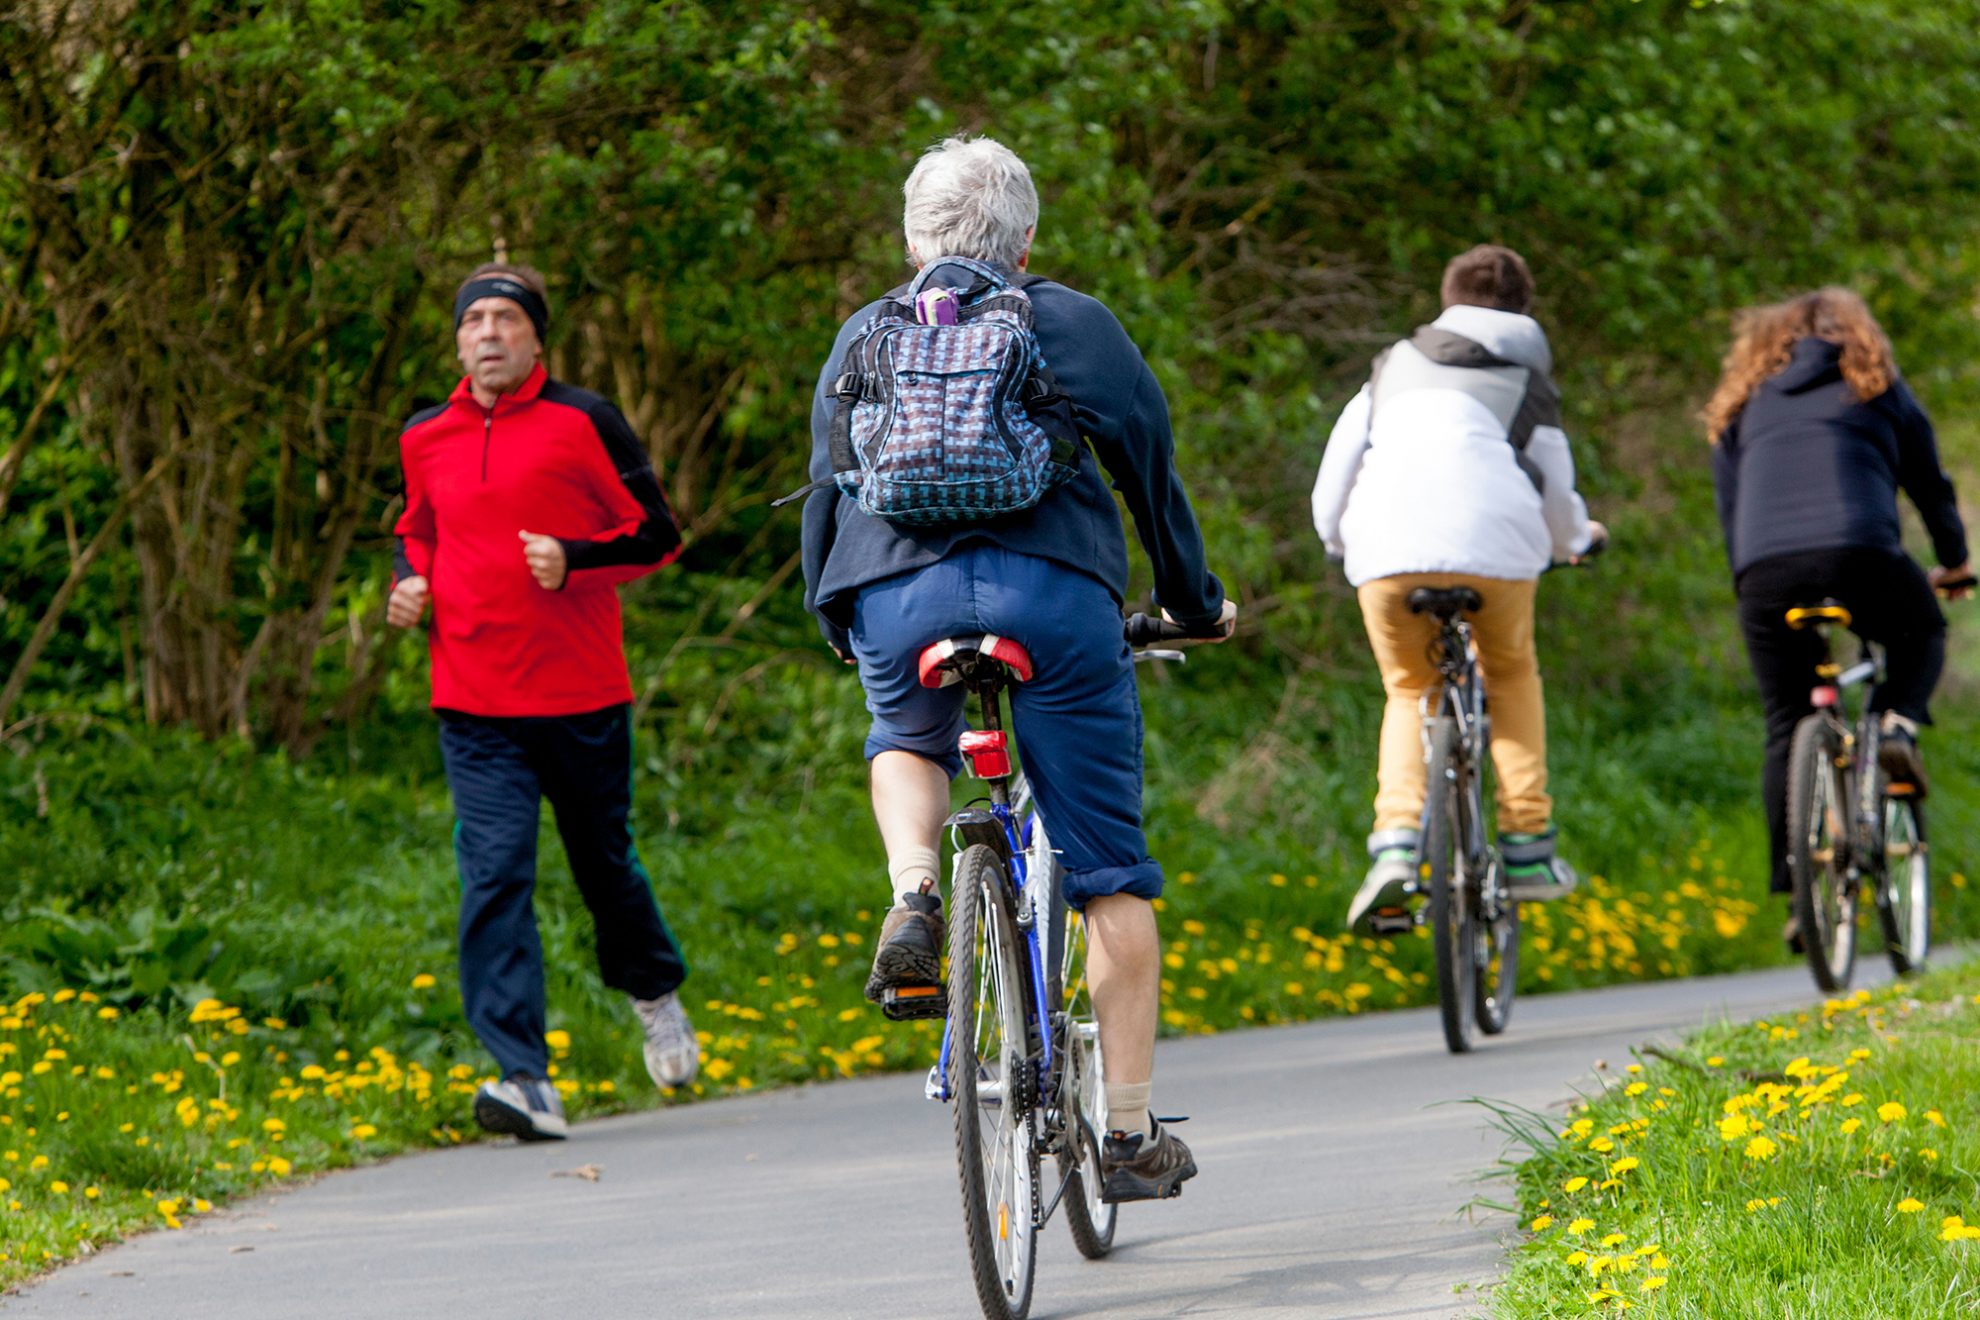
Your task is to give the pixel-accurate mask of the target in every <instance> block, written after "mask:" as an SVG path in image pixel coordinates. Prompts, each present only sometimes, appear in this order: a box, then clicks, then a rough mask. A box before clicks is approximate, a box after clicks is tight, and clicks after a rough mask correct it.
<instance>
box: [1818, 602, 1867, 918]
mask: <svg viewBox="0 0 1980 1320" xmlns="http://www.w3.org/2000/svg"><path fill="white" fill-rule="evenodd" d="M1830 626H1831V625H1829V624H1825V623H1824V624H1817V625H1816V635H1817V636H1819V637H1820V638H1821V639H1822V660H1821V662H1820V663H1819V664H1817V665H1816V666H1815V673H1816V675H1817V677H1818V678H1820V679H1822V680H1823V681H1822V682H1820V683H1817V684H1816V686H1815V688H1814V689H1813V690H1812V691H1810V692H1809V694H1808V704H1809V705H1811V706H1813V707H1814V708H1815V709H1816V711H1817V712H1819V713H1820V714H1821V715H1823V716H1824V717H1825V718H1827V719H1828V720H1829V721H1830V722H1832V723H1833V724H1834V725H1835V730H1836V734H1837V736H1838V737H1839V738H1841V740H1842V745H1843V746H1844V747H1845V748H1847V749H1848V750H1849V753H1850V758H1849V764H1848V765H1846V766H1842V767H1839V768H1840V769H1841V770H1842V773H1843V775H1844V781H1845V783H1846V784H1847V785H1848V789H1849V797H1850V805H1851V807H1852V809H1853V810H1854V812H1855V819H1854V820H1853V821H1852V822H1851V824H1852V826H1853V828H1852V829H1851V830H1850V831H1849V847H1850V857H1849V867H1848V870H1847V872H1846V874H1847V875H1848V876H1849V877H1850V879H1851V880H1852V882H1860V881H1861V879H1862V876H1863V873H1864V870H1865V863H1868V866H1869V869H1870V870H1871V871H1873V872H1874V873H1876V874H1879V875H1881V874H1882V873H1883V870H1884V866H1883V861H1882V858H1883V846H1882V843H1883V834H1884V810H1883V808H1884V803H1883V795H1882V794H1881V793H1880V792H1879V791H1878V787H1879V786H1878V782H1877V776H1876V774H1874V773H1871V774H1863V773H1861V767H1864V766H1875V765H1876V764H1877V747H1878V743H1879V742H1880V741H1881V740H1882V737H1883V728H1882V724H1881V722H1880V721H1879V720H1878V719H1877V718H1876V717H1875V715H1874V714H1873V713H1872V712H1871V710H1870V704H1869V702H1868V701H1867V700H1866V701H1865V702H1864V704H1863V709H1862V710H1861V711H1859V712H1858V713H1857V715H1856V717H1855V719H1853V720H1852V719H1851V718H1850V717H1849V711H1848V703H1847V701H1846V700H1845V694H1846V693H1848V692H1849V691H1850V690H1851V689H1852V688H1861V687H1865V686H1867V685H1869V684H1874V683H1878V682H1881V681H1882V680H1883V677H1884V656H1883V652H1882V650H1880V649H1879V648H1878V646H1877V645H1876V643H1874V642H1872V641H1870V640H1868V639H1867V638H1865V639H1862V643H1863V650H1862V653H1861V655H1860V656H1859V657H1858V659H1857V662H1856V663H1855V664H1853V665H1851V666H1850V667H1849V668H1847V669H1844V668H1842V667H1841V666H1840V665H1838V664H1837V663H1836V662H1835V661H1834V660H1833V659H1832V658H1831V657H1830V649H1829V628H1830Z"/></svg>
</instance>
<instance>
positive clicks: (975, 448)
mask: <svg viewBox="0 0 1980 1320" xmlns="http://www.w3.org/2000/svg"><path fill="white" fill-rule="evenodd" d="M940 266H957V267H961V268H963V269H965V270H967V271H969V272H970V273H971V274H972V275H974V276H975V279H974V280H973V281H972V282H971V283H970V285H969V286H968V287H967V288H963V289H957V290H948V289H944V288H941V287H940V286H934V287H930V286H929V277H930V276H931V275H933V274H934V273H935V270H936V269H937V267H940ZM1037 282H1039V277H1037V276H1023V275H1020V276H1018V277H1017V279H1016V280H1015V281H1013V280H1012V279H1010V278H1008V277H1006V276H1005V275H1004V274H1003V273H1002V272H1001V271H999V270H998V269H997V268H996V267H994V266H991V265H989V264H987V263H985V262H981V261H973V260H970V259H968V258H964V257H943V258H938V259H937V260H935V261H931V262H929V263H928V264H927V265H925V266H923V267H922V269H921V273H920V274H918V275H917V276H915V279H914V282H913V283H912V284H910V285H909V286H908V287H907V289H906V291H905V295H904V296H903V297H899V298H895V297H890V298H888V299H886V300H885V301H884V302H882V303H881V304H880V306H879V307H878V308H877V309H876V310H875V311H874V313H873V316H872V318H871V319H869V320H868V321H867V323H866V324H865V325H864V326H862V327H861V328H860V330H859V332H858V333H857V334H856V335H855V336H854V337H853V340H852V342H851V343H850V344H849V345H847V348H846V356H845V362H844V370H843V371H842V372H841V374H840V376H839V378H838V379H837V380H836V381H835V382H833V384H832V387H831V390H830V392H831V394H832V396H833V397H834V398H836V400H837V401H838V407H837V408H836V409H835V410H834V413H833V418H832V430H831V436H830V443H831V456H832V482H833V484H836V485H837V486H838V488H839V489H840V490H841V491H843V492H844V493H845V494H847V495H849V496H851V497H852V498H853V499H855V500H857V501H858V502H859V507H860V508H862V509H864V510H865V511H866V512H868V513H870V514H873V515H874V516H875V517H878V518H885V519H887V520H888V521H890V522H896V523H903V524H908V525H913V526H924V527H932V526H943V525H949V524H955V523H969V522H978V521H982V520H984V519H988V518H994V517H996V516H997V515H999V514H1004V513H1014V512H1016V511H1018V510H1020V509H1028V508H1030V507H1031V506H1032V505H1034V504H1036V503H1038V501H1039V500H1041V499H1043V498H1044V497H1045V495H1046V493H1047V492H1049V491H1050V490H1052V489H1053V488H1054V487H1056V486H1058V485H1061V484H1062V483H1064V482H1066V481H1069V480H1071V479H1072V477H1073V475H1074V474H1075V473H1077V472H1078V471H1079V442H1078V438H1077V437H1078V431H1077V429H1076V427H1075V425H1074V423H1073V417H1072V408H1071V405H1070V403H1069V402H1068V401H1067V399H1066V397H1065V395H1063V394H1061V393H1060V392H1059V388H1058V384H1057V382H1056V381H1055V380H1054V379H1053V377H1052V372H1051V369H1050V368H1049V367H1047V366H1046V365H1045V357H1044V355H1043V354H1042V353H1041V352H1040V351H1039V348H1038V338H1037V336H1036V335H1035V334H1034V333H1033V332H1032V307H1031V299H1030V297H1029V296H1027V295H1026V294H1025V292H1024V288H1023V286H1024V285H1026V284H1034V283H1037ZM824 484H825V483H824V482H818V483H815V485H816V486H822V485H824Z"/></svg>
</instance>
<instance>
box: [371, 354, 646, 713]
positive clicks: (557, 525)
mask: <svg viewBox="0 0 1980 1320" xmlns="http://www.w3.org/2000/svg"><path fill="white" fill-rule="evenodd" d="M399 462H400V465H401V467H402V468H403V470H404V473H405V483H406V511H405V512H404V513H403V514H401V515H400V516H399V521H398V524H397V526H396V527H395V528H394V529H393V530H394V531H396V532H397V533H398V536H399V553H398V560H397V573H396V575H395V579H394V580H395V581H396V580H398V579H403V578H406V577H411V576H413V575H415V574H417V575H419V576H422V577H424V578H426V580H427V583H428V588H429V590H430V593H431V595H430V600H431V608H432V627H431V632H430V637H431V651H432V660H433V705H434V707H435V708H436V709H441V710H458V711H463V712H465V713H467V714H470V715H496V716H513V715H577V714H582V713H584V712H586V711H593V710H600V709H603V708H604V707H606V706H613V705H617V704H619V703H621V702H625V701H630V700H632V682H631V680H630V679H629V678H628V677H627V674H626V656H625V643H624V640H623V635H622V632H621V628H620V621H619V593H618V591H617V590H616V588H617V586H618V584H619V583H621V582H630V581H632V580H633V579H634V578H636V577H640V576H642V575H644V574H646V573H650V572H652V571H653V570H654V569H656V568H658V567H660V566H661V565H663V564H667V563H671V562H672V561H673V559H674V557H675V556H676V555H678V554H679V553H680V549H681V536H680V530H679V528H678V527H677V526H676V525H675V522H674V517H673V514H672V513H671V512H669V511H668V508H667V501H666V498H665V497H664V496H663V495H661V493H660V483H659V482H658V480H656V479H655V477H654V475H653V466H652V464H651V463H649V462H648V461H647V457H646V450H645V448H644V447H643V446H642V445H641V444H640V443H639V441H638V440H637V439H636V438H635V437H634V436H633V433H632V428H631V427H630V426H628V425H627V424H626V419H625V416H624V415H623V414H622V413H620V411H619V410H618V409H617V408H615V407H613V406H612V405H611V404H610V403H608V402H606V401H605V400H604V399H602V398H600V397H599V396H598V395H596V394H593V393H591V392H590V391H589V390H581V389H577V388H575V387H573V386H570V385H566V384H564V383H563V382H561V381H555V380H551V379H550V376H549V373H547V372H546V371H544V369H543V365H542V364H541V363H538V364H537V367H536V369H535V370H534V371H532V372H531V373H530V375H529V379H528V380H526V381H524V382H523V383H522V385H521V386H520V387H518V388H517V389H516V390H515V392H514V393H511V394H504V395H503V396H502V397H501V398H499V399H497V400H496V401H495V407H494V408H493V409H486V408H483V407H482V406H481V405H480V404H479V403H477V402H475V398H474V395H473V393H472V392H471V391H470V390H469V388H468V382H467V381H466V380H465V379H463V380H462V381H461V383H460V385H459V386H457V387H456V388H455V390H454V392H453V394H452V396H450V397H449V398H448V400H447V402H446V403H444V404H442V405H440V406H439V407H437V408H428V409H426V410H425V411H424V412H420V413H418V414H416V415H414V417H413V418H412V420H411V421H409V422H407V423H406V429H405V431H404V433H403V434H401V435H400V437H399ZM524 530H528V531H530V532H535V533H540V534H542V535H546V536H554V537H556V538H557V539H558V540H559V541H561V542H562V543H563V546H564V557H565V559H566V560H567V561H568V562H569V565H570V572H569V574H568V575H567V576H566V577H565V579H564V585H563V587H562V588H561V589H559V590H557V591H546V590H545V589H544V588H542V587H539V586H538V585H537V584H536V579H535V578H533V577H531V576H530V573H529V567H528V565H527V564H526V563H525V562H524V561H523V542H522V540H521V538H520V537H518V536H517V533H518V532H521V531H524Z"/></svg>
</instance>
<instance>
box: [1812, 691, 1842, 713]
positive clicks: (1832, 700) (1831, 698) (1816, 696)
mask: <svg viewBox="0 0 1980 1320" xmlns="http://www.w3.org/2000/svg"><path fill="white" fill-rule="evenodd" d="M1841 695H1842V694H1841V693H1839V692H1837V691H1836V690H1835V689H1834V688H1832V687H1818V688H1816V689H1815V690H1814V691H1813V692H1811V693H1809V694H1808V704H1809V705H1811V706H1814V707H1816V708H1818V709H1820V708H1825V707H1828V706H1833V705H1835V704H1836V702H1837V701H1838V700H1840V699H1841Z"/></svg>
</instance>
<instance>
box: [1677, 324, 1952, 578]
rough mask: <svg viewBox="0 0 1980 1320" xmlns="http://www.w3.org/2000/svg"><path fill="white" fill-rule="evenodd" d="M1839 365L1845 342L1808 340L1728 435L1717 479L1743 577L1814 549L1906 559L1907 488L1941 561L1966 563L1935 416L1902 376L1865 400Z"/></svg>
mask: <svg viewBox="0 0 1980 1320" xmlns="http://www.w3.org/2000/svg"><path fill="white" fill-rule="evenodd" d="M1841 359H1842V347H1841V346H1840V345H1838V344H1832V343H1830V342H1829V341H1827V340H1825V339H1814V338H1809V339H1803V340H1802V341H1800V342H1799V343H1797V344H1796V345H1795V346H1794V356H1793V357H1792V358H1790V359H1789V361H1788V364H1787V366H1785V367H1783V368H1781V370H1780V371H1778V372H1776V373H1775V374H1774V375H1772V376H1770V377H1768V378H1767V379H1766V380H1764V381H1762V382H1761V383H1760V385H1759V387H1758V388H1757V389H1755V390H1754V391H1753V397H1751V398H1750V399H1748V400H1747V401H1746V406H1745V407H1744V408H1742V409H1741V410H1740V411H1739V413H1738V415H1736V416H1735V417H1734V418H1733V420H1732V422H1731V424H1729V425H1728V426H1727V427H1726V430H1725V433H1724V434H1723V435H1721V436H1720V437H1719V443H1718V445H1717V446H1716V447H1715V449H1714V451H1713V454H1712V476H1713V480H1714V482H1715V483H1716V485H1717V487H1718V499H1719V524H1720V527H1721V528H1722V529H1723V530H1724V532H1725V538H1726V557H1727V558H1728V559H1730V560H1731V561H1732V571H1733V576H1734V577H1735V578H1737V577H1738V576H1739V575H1740V574H1741V573H1743V572H1745V571H1746V569H1747V568H1749V567H1750V566H1752V565H1754V564H1757V563H1759V562H1760V561H1761V560H1763V559H1773V558H1776V557H1778V556H1780V555H1790V554H1798V553H1800V552H1803V551H1808V550H1833V549H1840V548H1844V547H1850V548H1868V549H1876V550H1887V551H1890V552H1892V553H1894V554H1899V553H1902V552H1903V550H1904V545H1903V541H1902V540H1901V538H1900V535H1899V527H1898V509H1897V493H1898V491H1899V490H1903V491H1904V493H1905V494H1906V495H1909V496H1910V497H1911V502H1912V503H1913V504H1915V505H1917V506H1918V512H1919V514H1920V515H1921V516H1922V517H1923V518H1924V521H1925V529H1926V531H1928V532H1929V533H1931V537H1932V548H1933V550H1934V551H1935V552H1936V553H1937V555H1938V557H1939V562H1940V563H1941V564H1944V565H1946V566H1947V567H1949V568H1950V567H1954V566H1957V565H1959V564H1963V563H1965V562H1966V529H1965V526H1964V524H1962V523H1961V521H1960V517H1959V502H1958V500H1957V499H1956V498H1955V496H1954V493H1953V484H1952V479H1951V478H1950V477H1948V476H1947V475H1946V472H1945V468H1944V467H1942V466H1941V465H1940V463H1939V448H1938V444H1937V443H1936V442H1935V441H1934V439H1933V436H1932V422H1931V419H1929V418H1928V417H1926V416H1925V410H1924V409H1923V408H1921V407H1920V406H1919V405H1918V400H1917V399H1916V398H1914V397H1913V396H1912V393H1911V390H1910V388H1909V387H1908V386H1906V385H1905V383H1904V381H1903V380H1902V379H1894V380H1892V381H1891V386H1890V388H1889V389H1887V390H1885V391H1884V392H1883V393H1882V394H1880V395H1878V396H1877V397H1876V398H1874V399H1858V398H1857V397H1856V395H1855V394H1854V393H1853V392H1852V391H1851V390H1850V388H1849V385H1848V384H1847V383H1846V382H1845V381H1844V380H1843V376H1842V368H1841V365H1840V364H1841Z"/></svg>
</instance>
